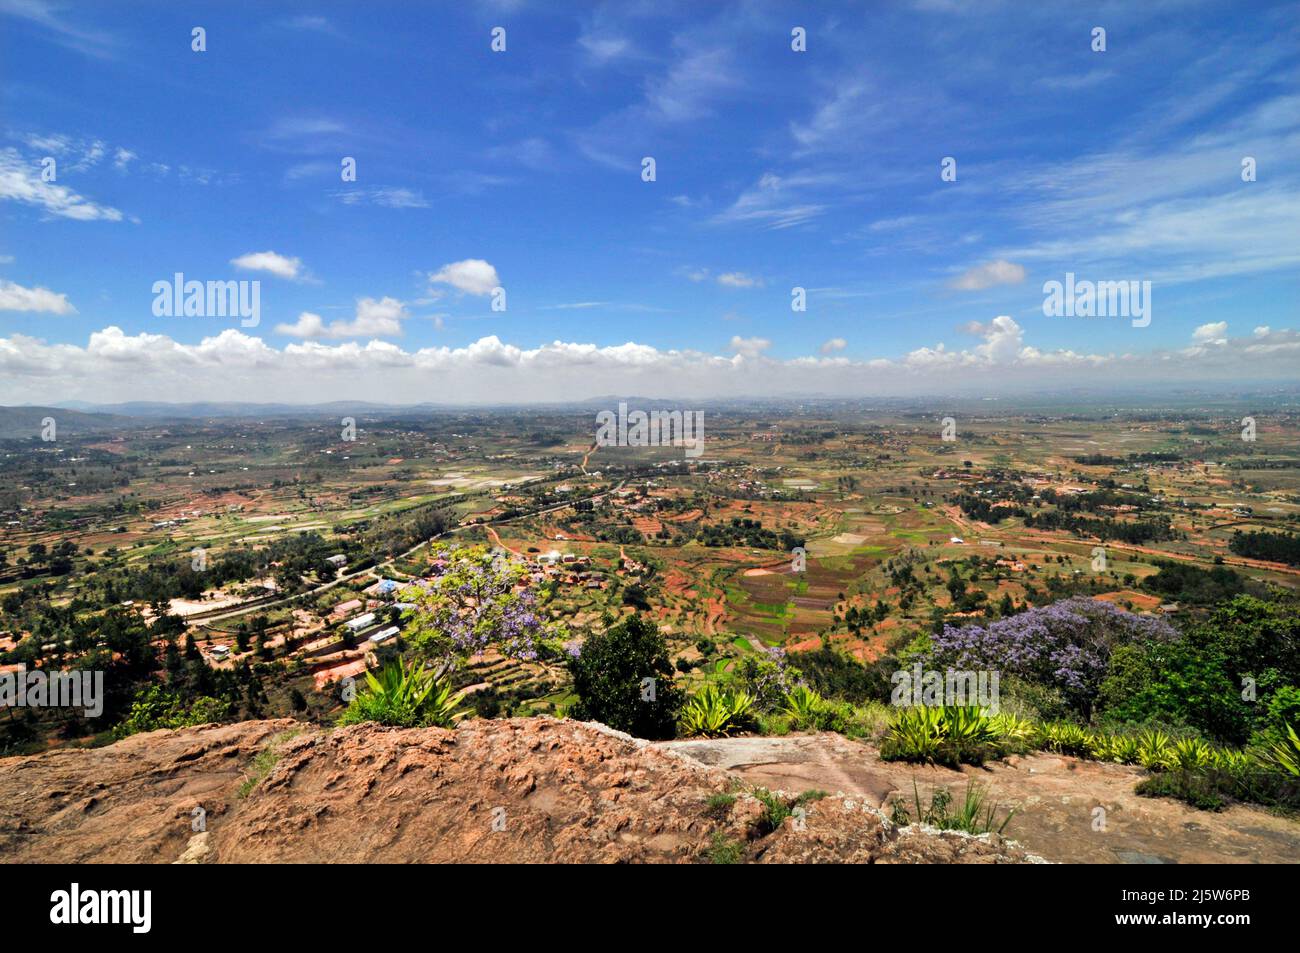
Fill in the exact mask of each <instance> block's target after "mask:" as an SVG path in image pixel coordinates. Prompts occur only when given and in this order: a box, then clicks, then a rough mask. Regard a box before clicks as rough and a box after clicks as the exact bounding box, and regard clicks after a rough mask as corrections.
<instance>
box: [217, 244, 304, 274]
mask: <svg viewBox="0 0 1300 953" xmlns="http://www.w3.org/2000/svg"><path fill="white" fill-rule="evenodd" d="M230 263H231V264H232V265H234V266H235V267H236V268H242V269H244V270H245V271H265V272H266V273H267V274H271V275H275V276H277V277H279V278H288V279H290V280H291V281H294V280H297V279H298V278H299V277H301V276H302V274H303V270H302V259H300V258H289V257H287V256H285V255H280V254H277V253H276V252H273V251H251V252H249V253H248V254H246V255H240V256H239V257H238V258H232V259H230Z"/></svg>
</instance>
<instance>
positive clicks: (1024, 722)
mask: <svg viewBox="0 0 1300 953" xmlns="http://www.w3.org/2000/svg"><path fill="white" fill-rule="evenodd" d="M989 727H990V728H991V729H992V731H993V734H994V736H995V740H994V742H993V743H994V745H995V746H996V747H997V748H998V750H999V751H1002V752H1003V753H1006V754H1011V753H1016V752H1022V751H1028V750H1029V749H1030V748H1033V747H1034V745H1035V744H1036V743H1037V741H1038V727H1037V726H1036V725H1035V724H1034V723H1033V722H1032V721H1030V720H1029V719H1028V718H1020V717H1017V716H1016V715H1012V714H1010V713H998V714H996V715H993V716H992V717H990V718H989Z"/></svg>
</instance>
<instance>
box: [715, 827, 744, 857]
mask: <svg viewBox="0 0 1300 953" xmlns="http://www.w3.org/2000/svg"><path fill="white" fill-rule="evenodd" d="M744 856H745V850H744V847H743V846H742V845H741V843H740V841H738V840H736V839H735V838H734V837H728V836H727V835H726V834H724V833H722V831H715V832H714V834H713V840H712V843H711V844H710V845H709V862H710V863H714V864H738V863H740V862H741V860H742V859H743V858H744Z"/></svg>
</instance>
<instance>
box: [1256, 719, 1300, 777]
mask: <svg viewBox="0 0 1300 953" xmlns="http://www.w3.org/2000/svg"><path fill="white" fill-rule="evenodd" d="M1264 762H1265V764H1267V765H1268V766H1269V767H1274V768H1280V769H1281V770H1282V771H1285V772H1286V773H1287V774H1290V775H1295V776H1300V736H1297V735H1296V730H1295V728H1294V727H1292V726H1291V725H1287V726H1286V737H1285V738H1283V739H1282V740H1281V741H1275V742H1274V743H1273V744H1271V745H1269V746H1268V748H1267V749H1266V751H1265V753H1264Z"/></svg>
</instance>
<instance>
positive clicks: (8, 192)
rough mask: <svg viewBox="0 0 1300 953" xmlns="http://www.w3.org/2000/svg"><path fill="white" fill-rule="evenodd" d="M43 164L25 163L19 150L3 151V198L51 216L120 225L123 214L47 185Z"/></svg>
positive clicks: (0, 168)
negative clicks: (42, 174)
mask: <svg viewBox="0 0 1300 953" xmlns="http://www.w3.org/2000/svg"><path fill="white" fill-rule="evenodd" d="M40 168H41V167H40V165H39V164H38V163H35V162H31V161H27V160H24V159H23V158H22V157H21V156H19V154H18V150H16V149H0V199H9V200H11V201H14V202H23V203H24V204H27V205H35V206H37V207H38V208H41V209H43V210H44V211H46V212H48V213H49V214H50V215H57V216H59V217H60V218H71V219H75V220H76V221H79V222H91V221H97V220H98V221H107V222H120V221H121V220H122V213H121V212H119V211H118V210H117V209H115V208H111V207H109V206H107V205H97V204H96V203H94V202H92V201H90V200H89V199H87V198H85V197H83V196H81V195H79V194H77V193H76V192H74V191H73V190H72V189H70V188H68V187H67V186H63V185H59V184H58V183H57V182H43V181H42V180H41V176H40Z"/></svg>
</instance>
